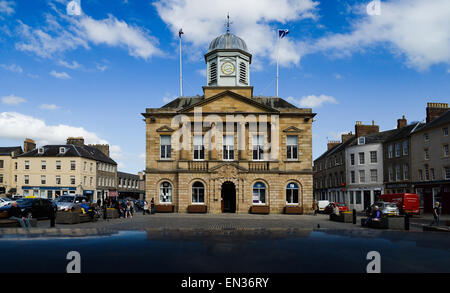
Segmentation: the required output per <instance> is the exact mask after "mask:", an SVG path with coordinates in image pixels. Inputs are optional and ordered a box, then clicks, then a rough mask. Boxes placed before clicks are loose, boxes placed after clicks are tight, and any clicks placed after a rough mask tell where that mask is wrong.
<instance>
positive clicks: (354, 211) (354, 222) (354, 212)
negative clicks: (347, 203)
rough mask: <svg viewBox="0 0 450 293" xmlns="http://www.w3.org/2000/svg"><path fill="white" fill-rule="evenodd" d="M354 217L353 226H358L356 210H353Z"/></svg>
mask: <svg viewBox="0 0 450 293" xmlns="http://www.w3.org/2000/svg"><path fill="white" fill-rule="evenodd" d="M352 215H353V224H356V210H355V209H353V211H352Z"/></svg>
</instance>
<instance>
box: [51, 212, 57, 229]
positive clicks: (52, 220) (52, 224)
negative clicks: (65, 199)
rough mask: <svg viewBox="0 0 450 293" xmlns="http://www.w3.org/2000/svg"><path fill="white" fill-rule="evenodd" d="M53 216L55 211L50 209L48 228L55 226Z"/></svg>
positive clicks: (54, 216)
mask: <svg viewBox="0 0 450 293" xmlns="http://www.w3.org/2000/svg"><path fill="white" fill-rule="evenodd" d="M55 218H56V212H55V210H54V209H52V212H51V215H50V228H54V227H55Z"/></svg>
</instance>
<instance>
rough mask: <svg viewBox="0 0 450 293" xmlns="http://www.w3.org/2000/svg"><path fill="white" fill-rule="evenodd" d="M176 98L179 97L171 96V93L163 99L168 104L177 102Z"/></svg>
mask: <svg viewBox="0 0 450 293" xmlns="http://www.w3.org/2000/svg"><path fill="white" fill-rule="evenodd" d="M176 98H177V96H174V95H171V94H170V93H166V95H165V97H164V98H163V102H164V103H166V104H167V103H170V102H171V101H173V100H175V99H176Z"/></svg>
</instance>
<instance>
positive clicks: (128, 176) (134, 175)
mask: <svg viewBox="0 0 450 293" xmlns="http://www.w3.org/2000/svg"><path fill="white" fill-rule="evenodd" d="M117 177H119V178H130V179H134V180H139V175H136V174H131V173H125V172H119V171H117Z"/></svg>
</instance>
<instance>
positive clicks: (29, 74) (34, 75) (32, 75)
mask: <svg viewBox="0 0 450 293" xmlns="http://www.w3.org/2000/svg"><path fill="white" fill-rule="evenodd" d="M27 76H28V77H29V78H32V79H36V78H39V75H37V74H31V73H27Z"/></svg>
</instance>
